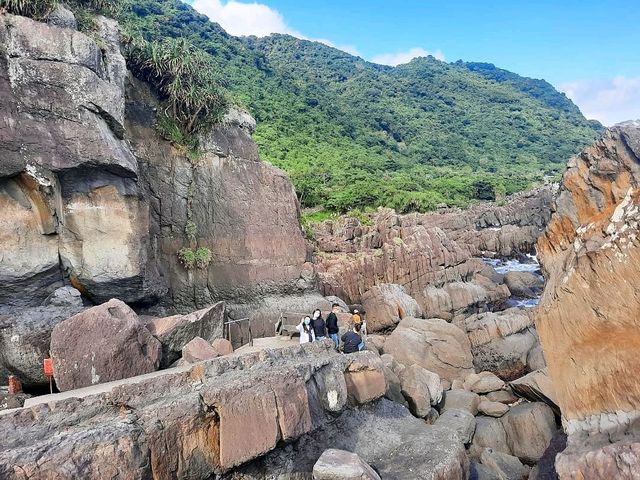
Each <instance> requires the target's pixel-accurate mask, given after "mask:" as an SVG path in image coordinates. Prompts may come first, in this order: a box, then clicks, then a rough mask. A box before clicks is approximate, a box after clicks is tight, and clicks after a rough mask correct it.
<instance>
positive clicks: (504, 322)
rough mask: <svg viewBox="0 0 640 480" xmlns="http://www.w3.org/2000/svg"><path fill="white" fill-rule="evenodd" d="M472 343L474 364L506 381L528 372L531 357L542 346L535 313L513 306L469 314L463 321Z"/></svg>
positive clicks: (462, 323) (461, 323) (463, 326)
mask: <svg viewBox="0 0 640 480" xmlns="http://www.w3.org/2000/svg"><path fill="white" fill-rule="evenodd" d="M459 324H460V325H461V328H463V329H465V330H466V332H467V335H468V336H469V341H470V342H471V351H472V353H473V364H474V366H475V368H476V370H478V371H483V370H486V371H489V372H493V373H495V374H496V375H498V376H499V377H500V378H502V379H504V380H512V379H514V378H518V377H521V376H522V375H524V374H525V373H527V372H528V360H529V355H530V352H531V351H532V350H534V349H535V348H536V347H537V346H538V336H537V334H536V332H535V328H534V326H533V319H532V317H531V314H529V313H528V312H527V311H525V310H521V309H518V308H512V309H508V310H504V311H501V312H488V313H482V314H477V315H472V316H470V317H467V318H466V319H465V320H464V321H463V322H460V323H459Z"/></svg>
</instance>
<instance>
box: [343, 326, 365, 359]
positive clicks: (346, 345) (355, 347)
mask: <svg viewBox="0 0 640 480" xmlns="http://www.w3.org/2000/svg"><path fill="white" fill-rule="evenodd" d="M342 343H343V348H342V351H343V352H344V353H355V352H359V351H360V350H362V349H363V348H364V341H363V340H362V337H361V336H360V325H354V326H353V330H349V331H348V332H347V333H345V334H344V335H343V336H342Z"/></svg>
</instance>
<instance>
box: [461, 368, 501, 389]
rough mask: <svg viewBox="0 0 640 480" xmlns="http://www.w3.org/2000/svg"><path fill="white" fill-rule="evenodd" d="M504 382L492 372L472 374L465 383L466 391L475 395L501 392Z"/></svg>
mask: <svg viewBox="0 0 640 480" xmlns="http://www.w3.org/2000/svg"><path fill="white" fill-rule="evenodd" d="M502 387H504V381H502V380H501V379H500V378H498V377H497V376H496V375H495V374H493V373H491V372H480V373H472V374H471V375H469V376H468V377H467V378H466V379H465V381H464V388H465V390H470V391H472V392H475V393H490V392H495V391H497V390H501V389H502Z"/></svg>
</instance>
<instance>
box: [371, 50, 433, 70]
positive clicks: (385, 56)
mask: <svg viewBox="0 0 640 480" xmlns="http://www.w3.org/2000/svg"><path fill="white" fill-rule="evenodd" d="M427 55H432V56H434V57H435V58H436V59H438V60H440V61H442V62H444V54H443V53H442V52H441V51H440V50H436V51H435V52H429V51H427V50H425V49H424V48H421V47H414V48H410V49H409V50H407V51H405V52H397V53H382V54H380V55H376V56H374V57H373V58H372V59H371V61H372V62H373V63H379V64H380V65H391V66H392V67H395V66H396V65H401V64H403V63H409V62H410V61H411V60H412V59H414V58H416V57H426V56H427Z"/></svg>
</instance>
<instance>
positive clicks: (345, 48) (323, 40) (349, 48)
mask: <svg viewBox="0 0 640 480" xmlns="http://www.w3.org/2000/svg"><path fill="white" fill-rule="evenodd" d="M300 38H304V39H305V40H311V41H313V42H320V43H324V44H325V45H328V46H329V47H333V48H337V49H338V50H342V51H343V52H347V53H349V54H351V55H355V56H357V57H359V56H361V55H360V52H359V51H358V49H357V48H356V47H355V45H336V44H335V43H333V42H332V41H331V40H327V39H326V38H305V37H300Z"/></svg>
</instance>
